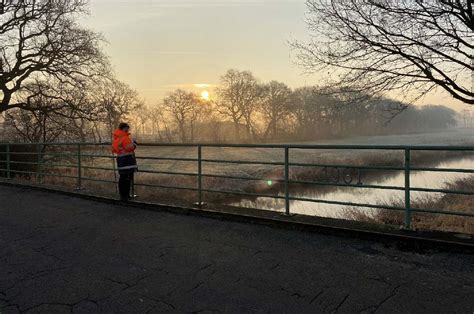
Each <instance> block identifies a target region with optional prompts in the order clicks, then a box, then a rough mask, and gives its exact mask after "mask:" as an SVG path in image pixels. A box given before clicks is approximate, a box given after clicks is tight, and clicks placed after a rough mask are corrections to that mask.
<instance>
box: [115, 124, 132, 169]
mask: <svg viewBox="0 0 474 314" xmlns="http://www.w3.org/2000/svg"><path fill="white" fill-rule="evenodd" d="M135 148H136V145H135V143H134V142H133V141H132V139H131V138H130V133H128V132H125V131H123V130H120V129H117V130H115V131H114V133H113V141H112V152H113V153H115V154H117V167H118V171H119V173H130V172H135V171H136V170H137V161H136V159H135Z"/></svg>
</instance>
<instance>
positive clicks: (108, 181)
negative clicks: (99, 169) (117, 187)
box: [81, 177, 117, 183]
mask: <svg viewBox="0 0 474 314" xmlns="http://www.w3.org/2000/svg"><path fill="white" fill-rule="evenodd" d="M81 180H86V181H93V182H104V183H117V181H110V180H102V179H94V178H89V177H81Z"/></svg>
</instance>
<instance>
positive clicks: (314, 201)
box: [290, 197, 405, 211]
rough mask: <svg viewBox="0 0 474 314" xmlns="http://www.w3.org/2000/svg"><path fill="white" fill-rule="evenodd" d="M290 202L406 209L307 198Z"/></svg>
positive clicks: (294, 198)
mask: <svg viewBox="0 0 474 314" xmlns="http://www.w3.org/2000/svg"><path fill="white" fill-rule="evenodd" d="M290 200H292V201H302V202H312V203H322V204H329V205H341V206H354V207H367V208H378V209H389V210H400V211H403V210H405V208H403V207H396V206H385V205H375V204H362V203H352V202H340V201H329V200H318V199H312V198H305V197H290Z"/></svg>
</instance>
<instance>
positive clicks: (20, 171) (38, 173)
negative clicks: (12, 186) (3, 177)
mask: <svg viewBox="0 0 474 314" xmlns="http://www.w3.org/2000/svg"><path fill="white" fill-rule="evenodd" d="M10 172H11V173H24V174H36V175H41V176H54V177H61V178H71V179H75V178H77V176H68V175H62V174H55V173H47V172H35V171H22V170H12V169H10Z"/></svg>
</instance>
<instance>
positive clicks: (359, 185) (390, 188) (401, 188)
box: [289, 180, 405, 191]
mask: <svg viewBox="0 0 474 314" xmlns="http://www.w3.org/2000/svg"><path fill="white" fill-rule="evenodd" d="M289 183H297V184H308V185H311V184H314V185H322V186H337V187H348V188H349V187H350V188H365V189H379V190H397V191H405V188H404V187H400V186H392V185H366V184H345V183H330V182H320V181H301V180H290V181H289Z"/></svg>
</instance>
